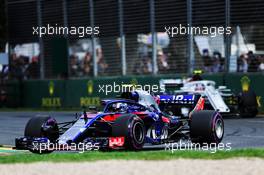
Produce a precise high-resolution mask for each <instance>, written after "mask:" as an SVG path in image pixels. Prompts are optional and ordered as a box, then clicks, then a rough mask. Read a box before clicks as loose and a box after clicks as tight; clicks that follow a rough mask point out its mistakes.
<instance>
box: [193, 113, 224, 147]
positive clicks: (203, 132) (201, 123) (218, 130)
mask: <svg viewBox="0 0 264 175" xmlns="http://www.w3.org/2000/svg"><path fill="white" fill-rule="evenodd" d="M190 136H191V140H192V142H194V143H200V144H204V143H207V144H212V143H213V144H216V145H218V144H219V143H220V142H221V141H222V139H223V136H224V121H223V118H222V117H221V115H220V114H219V113H218V112H216V111H213V110H203V111H196V112H193V114H192V116H191V121H190Z"/></svg>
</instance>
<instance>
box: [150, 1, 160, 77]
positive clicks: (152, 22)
mask: <svg viewBox="0 0 264 175" xmlns="http://www.w3.org/2000/svg"><path fill="white" fill-rule="evenodd" d="M149 4H150V30H151V34H152V35H151V36H152V73H153V74H154V75H156V74H157V72H158V66H157V33H156V30H155V2H154V0H149Z"/></svg>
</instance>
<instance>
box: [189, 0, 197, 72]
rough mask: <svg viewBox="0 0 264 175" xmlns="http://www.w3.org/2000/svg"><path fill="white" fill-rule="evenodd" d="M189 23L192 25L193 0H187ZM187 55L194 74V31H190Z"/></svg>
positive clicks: (190, 69)
mask: <svg viewBox="0 0 264 175" xmlns="http://www.w3.org/2000/svg"><path fill="white" fill-rule="evenodd" d="M187 24H189V27H192V0H187ZM187 26H188V25H187ZM187 57H188V73H189V74H192V72H193V69H194V64H195V60H194V51H193V33H192V32H191V33H188V47H187Z"/></svg>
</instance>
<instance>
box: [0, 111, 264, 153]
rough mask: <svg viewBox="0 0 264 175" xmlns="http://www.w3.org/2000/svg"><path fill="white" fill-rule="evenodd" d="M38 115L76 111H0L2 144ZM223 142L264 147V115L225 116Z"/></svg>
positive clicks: (61, 116) (65, 116)
mask: <svg viewBox="0 0 264 175" xmlns="http://www.w3.org/2000/svg"><path fill="white" fill-rule="evenodd" d="M36 115H49V116H52V117H55V118H56V120H57V121H58V122H63V121H70V120H72V119H74V117H75V113H74V112H0V145H14V143H15V138H17V137H21V136H23V134H24V128H25V125H26V123H27V121H28V120H29V119H30V118H31V117H33V116H36ZM224 121H225V135H224V139H223V143H224V144H227V143H230V144H231V147H232V149H236V148H255V147H264V116H258V117H256V118H248V119H243V118H239V117H232V118H231V117H229V118H224Z"/></svg>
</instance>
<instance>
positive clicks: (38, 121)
mask: <svg viewBox="0 0 264 175" xmlns="http://www.w3.org/2000/svg"><path fill="white" fill-rule="evenodd" d="M25 137H31V138H40V137H46V138H48V139H49V141H50V142H52V143H54V142H55V141H56V140H57V139H58V138H59V128H58V124H57V121H56V120H55V119H54V118H51V117H46V116H37V117H33V118H31V119H30V120H29V121H28V123H27V125H26V128H25ZM29 151H31V152H33V153H50V152H52V150H44V151H42V152H40V150H34V149H30V150H29Z"/></svg>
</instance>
